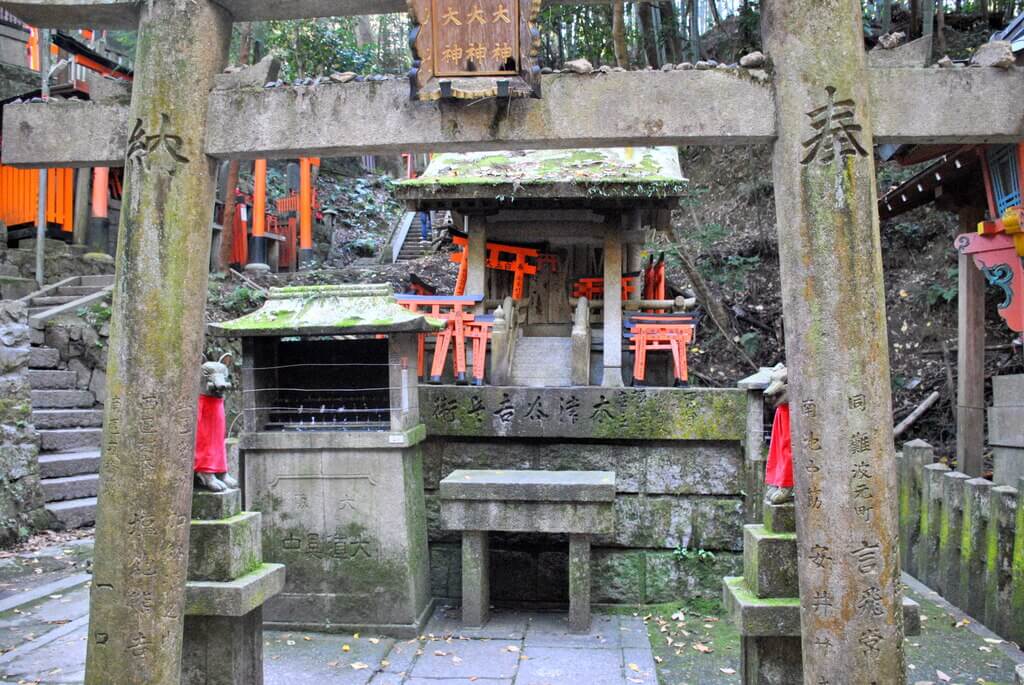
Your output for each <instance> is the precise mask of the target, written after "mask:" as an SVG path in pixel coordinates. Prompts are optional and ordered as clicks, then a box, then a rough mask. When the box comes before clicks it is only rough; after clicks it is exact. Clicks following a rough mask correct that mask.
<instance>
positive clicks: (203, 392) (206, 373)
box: [193, 353, 238, 492]
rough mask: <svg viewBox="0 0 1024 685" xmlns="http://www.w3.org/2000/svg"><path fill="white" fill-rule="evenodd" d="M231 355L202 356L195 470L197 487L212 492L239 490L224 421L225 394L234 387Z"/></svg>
mask: <svg viewBox="0 0 1024 685" xmlns="http://www.w3.org/2000/svg"><path fill="white" fill-rule="evenodd" d="M231 361H232V357H231V354H230V353H229V354H224V355H222V356H221V358H220V359H218V360H217V361H215V362H211V361H206V357H205V356H204V357H203V362H204V363H203V366H202V376H201V379H200V382H201V386H200V391H199V415H198V421H197V425H196V456H195V465H194V467H193V471H194V472H195V477H196V485H197V486H198V487H201V488H203V489H204V490H209V491H211V492H224V491H225V490H232V489H234V488H237V487H238V481H236V480H235V479H234V478H232V477H231V474H229V473H228V461H227V452H226V450H225V447H224V438H225V437H227V436H226V435H225V425H226V423H225V419H224V393H225V392H226V391H227V390H228V389H230V388H231V381H230V380H228V378H229V376H230V373H231V372H230V371H229V370H228V367H230V365H231Z"/></svg>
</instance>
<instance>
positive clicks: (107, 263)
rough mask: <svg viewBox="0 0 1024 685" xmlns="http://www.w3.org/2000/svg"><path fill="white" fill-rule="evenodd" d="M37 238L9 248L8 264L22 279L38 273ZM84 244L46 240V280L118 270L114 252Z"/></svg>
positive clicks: (50, 281)
mask: <svg viewBox="0 0 1024 685" xmlns="http://www.w3.org/2000/svg"><path fill="white" fill-rule="evenodd" d="M35 244H36V241H35V240H31V239H30V240H20V241H18V249H16V250H7V255H6V263H7V264H8V265H9V266H10V267H13V268H14V269H17V271H18V273H19V274H20V276H21V277H22V278H35V276H36V250H35ZM86 250H87V248H86V247H85V246H83V245H68V244H67V243H65V242H62V241H60V240H50V239H47V241H46V254H45V261H44V263H43V268H44V270H45V272H46V282H47V283H55V282H56V281H61V280H64V279H65V278H71V277H72V276H99V275H105V274H112V273H114V259H113V257H111V256H110V255H107V254H100V253H89V252H86Z"/></svg>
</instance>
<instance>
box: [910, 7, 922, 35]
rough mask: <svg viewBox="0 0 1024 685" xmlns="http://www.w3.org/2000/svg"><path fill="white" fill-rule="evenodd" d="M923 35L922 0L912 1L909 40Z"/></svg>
mask: <svg viewBox="0 0 1024 685" xmlns="http://www.w3.org/2000/svg"><path fill="white" fill-rule="evenodd" d="M920 35H921V0H910V26H909V27H908V28H907V39H908V40H910V39H913V38H917V37H919V36H920Z"/></svg>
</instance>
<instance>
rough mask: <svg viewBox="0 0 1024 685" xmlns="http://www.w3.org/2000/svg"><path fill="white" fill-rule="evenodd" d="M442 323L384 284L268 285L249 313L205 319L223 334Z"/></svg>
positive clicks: (406, 328) (412, 329) (377, 329)
mask: <svg viewBox="0 0 1024 685" xmlns="http://www.w3.org/2000/svg"><path fill="white" fill-rule="evenodd" d="M443 327H444V322H443V321H440V320H438V319H434V318H431V317H427V316H424V315H422V314H414V313H412V312H410V311H409V310H408V309H405V308H404V307H402V306H401V305H400V304H398V302H397V300H395V295H394V293H393V292H392V290H391V286H389V285H387V284H374V285H321V286H303V287H296V288H273V289H272V290H271V291H270V297H269V298H267V301H266V302H265V303H264V304H263V306H262V307H260V308H259V309H258V310H256V311H255V312H252V313H251V314H246V315H245V316H243V317H241V318H238V319H234V320H233V321H225V322H223V323H217V324H211V325H210V331H211V332H212V333H213V334H214V335H220V336H226V337H237V338H243V337H252V336H273V337H285V336H309V335H355V334H366V333H418V332H425V331H433V330H438V329H441V328H443Z"/></svg>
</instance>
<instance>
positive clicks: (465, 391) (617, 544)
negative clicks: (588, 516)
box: [420, 386, 747, 604]
mask: <svg viewBox="0 0 1024 685" xmlns="http://www.w3.org/2000/svg"><path fill="white" fill-rule="evenodd" d="M570 400H572V404H573V405H574V406H575V410H574V416H575V417H576V418H575V420H573V421H568V420H567V421H566V422H565V424H564V425H561V422H560V421H559V416H558V412H559V407H561V408H565V407H566V406H568V405H569V401H570ZM535 401H536V403H535ZM603 401H610V404H609V405H604V404H602V402H603ZM420 402H421V415H422V417H423V419H424V420H425V421H426V423H427V426H428V430H427V435H428V439H427V441H426V442H425V443H424V444H423V447H422V451H423V464H424V484H425V488H426V503H427V530H428V537H429V541H430V557H431V591H432V594H433V595H434V596H435V597H440V598H445V599H454V598H457V597H459V596H460V594H461V555H460V536H459V534H458V533H457V532H454V531H444V530H441V528H440V523H439V502H438V494H437V488H438V483H439V482H440V480H441V479H442V478H444V477H446V476H447V475H449V474H450V473H451V472H452V471H454V470H456V469H465V468H489V469H510V470H511V469H545V470H607V471H614V472H615V473H616V490H617V495H616V501H615V513H616V532H615V533H614V534H613V535H608V536H598V537H597V538H595V540H594V549H593V562H592V572H593V601H594V602H597V603H610V604H628V603H653V602H667V601H678V600H681V599H709V600H717V599H718V598H719V597H720V596H721V586H722V580H721V579H722V577H724V576H728V575H735V574H737V573H739V571H740V569H741V568H742V552H743V524H744V522H745V519H744V516H745V503H744V495H743V490H744V483H745V482H746V477H747V476H746V464H745V462H744V459H745V457H744V450H743V442H744V437H745V423H746V414H745V412H746V396H745V394H744V393H743V392H742V391H699V390H694V391H686V390H672V389H669V390H656V389H650V390H646V391H637V390H632V389H625V390H610V389H602V388H581V389H575V388H574V389H572V390H569V389H544V390H542V389H525V388H517V389H510V388H466V387H454V386H440V387H436V386H435V387H424V388H421V392H420ZM648 403H650V404H651V405H652V406H648ZM595 405H596V406H598V408H599V409H598V411H596V412H595V409H594V406H595ZM653 405H656V406H653ZM509 406H511V407H512V410H508V409H505V410H503V409H502V408H503V407H504V408H507V407H509ZM606 406H607V407H610V410H609V411H610V414H609V413H605V412H604V411H603V410H604V409H605V408H606ZM477 407H482V409H480V410H479V411H477V412H476V414H478V415H480V416H483V417H484V418H483V419H481V420H479V421H477V420H476V419H473V418H472V417H473V413H472V412H471V411H469V410H468V409H469V408H477ZM666 407H667V408H668V414H667V415H671V416H681V415H685V416H687V417H688V420H687V421H680V422H676V421H663V420H662V418H663V417H662V416H661V413H662V412H665V411H666ZM531 408H532V409H531ZM495 412H498V413H497V414H496V413H495ZM510 412H511V413H510ZM609 416H610V417H611V418H609ZM492 418H493V419H494V420H493V421H492V420H491V419H492ZM506 419H507V420H506ZM602 421H604V422H608V421H614V422H616V424H617V428H615V429H613V428H612V427H611V426H610V425H602V426H594V425H590V424H591V423H594V422H598V423H599V422H602ZM472 426H476V428H472ZM499 430H500V431H501V432H504V433H505V434H506V436H507V437H506V436H501V435H497V434H495V433H496V431H499ZM613 430H614V431H616V432H618V433H619V435H620V436H621V438H623V439H618V440H612V439H608V438H605V439H601V440H597V439H594V438H593V437H591V438H589V439H588V438H585V437H582V436H585V435H587V434H588V433H589V434H590V435H591V436H594V435H609V434H612V432H613ZM474 431H475V432H476V433H477V435H476V436H472V435H471V434H472V433H473V432H474ZM446 433H447V434H446ZM511 436H516V437H511ZM519 436H526V437H519ZM667 436H674V437H677V438H678V439H664V438H665V437H667ZM657 437H661V439H651V438H657ZM491 588H492V599H493V600H494V601H496V602H503V601H504V602H536V603H540V604H544V603H564V602H566V601H568V537H567V536H555V535H525V534H492V542H491Z"/></svg>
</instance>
